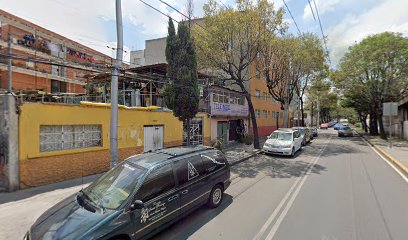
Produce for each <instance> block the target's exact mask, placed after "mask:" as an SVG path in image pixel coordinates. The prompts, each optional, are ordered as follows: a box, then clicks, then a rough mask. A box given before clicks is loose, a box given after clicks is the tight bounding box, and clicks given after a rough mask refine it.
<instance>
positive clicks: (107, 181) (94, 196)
mask: <svg viewBox="0 0 408 240" xmlns="http://www.w3.org/2000/svg"><path fill="white" fill-rule="evenodd" d="M145 173H146V170H145V169H143V168H141V167H138V166H136V165H133V164H131V163H128V162H125V163H124V164H121V165H119V166H117V167H116V168H114V169H112V170H111V171H109V172H107V173H106V174H105V175H104V176H102V177H101V178H100V179H99V180H98V181H97V182H96V183H95V184H92V185H90V186H89V187H88V188H86V189H85V190H84V191H83V193H84V194H85V196H86V198H87V199H88V200H89V201H91V203H92V204H94V205H96V206H97V207H99V208H102V209H117V208H118V207H119V206H120V205H121V204H122V203H123V202H124V201H125V200H126V199H127V198H128V197H129V196H130V195H131V193H132V192H133V190H134V189H135V187H136V185H137V183H138V182H139V180H140V178H141V177H142V176H143V175H144V174H145Z"/></svg>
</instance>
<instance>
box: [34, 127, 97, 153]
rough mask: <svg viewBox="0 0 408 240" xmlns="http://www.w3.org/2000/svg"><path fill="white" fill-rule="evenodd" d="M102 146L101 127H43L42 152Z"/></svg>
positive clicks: (41, 136) (41, 134) (41, 131)
mask: <svg viewBox="0 0 408 240" xmlns="http://www.w3.org/2000/svg"><path fill="white" fill-rule="evenodd" d="M100 146H102V127H101V125H42V126H40V152H52V151H61V150H68V149H76V148H90V147H100Z"/></svg>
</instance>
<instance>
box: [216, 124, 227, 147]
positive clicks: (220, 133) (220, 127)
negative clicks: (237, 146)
mask: <svg viewBox="0 0 408 240" xmlns="http://www.w3.org/2000/svg"><path fill="white" fill-rule="evenodd" d="M227 137H228V122H218V123H217V138H218V139H222V141H223V142H224V143H227V140H228V139H227Z"/></svg>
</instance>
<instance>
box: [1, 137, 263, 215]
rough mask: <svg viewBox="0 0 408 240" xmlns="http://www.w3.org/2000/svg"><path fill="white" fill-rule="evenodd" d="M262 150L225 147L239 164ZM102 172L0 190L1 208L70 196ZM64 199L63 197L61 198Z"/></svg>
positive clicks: (234, 146) (238, 146)
mask: <svg viewBox="0 0 408 240" xmlns="http://www.w3.org/2000/svg"><path fill="white" fill-rule="evenodd" d="M265 140H266V139H263V140H261V141H260V145H261V146H262V145H263V143H264V142H265ZM259 152H260V150H258V149H254V147H253V145H245V144H243V143H231V144H228V145H227V146H226V147H225V149H224V153H225V155H226V156H227V159H228V162H229V163H230V164H231V165H235V164H238V163H240V162H242V161H245V160H247V159H249V158H251V157H253V156H255V155H256V154H258V153H259ZM102 174H103V173H101V174H96V175H91V176H85V177H83V178H76V179H71V180H67V181H63V182H57V183H52V184H48V185H44V186H39V187H33V188H28V189H24V190H19V191H15V192H0V209H1V208H2V207H5V205H7V204H8V203H10V204H12V203H13V202H19V201H25V200H29V199H32V198H38V197H40V196H43V195H44V194H46V193H51V192H54V193H55V194H52V195H55V197H57V198H58V197H60V196H59V195H60V194H57V193H59V192H60V193H66V194H63V196H69V195H70V194H72V193H74V192H76V191H79V190H80V189H81V187H86V186H88V185H89V184H90V183H92V182H93V181H95V180H97V179H98V178H99V177H100V176H102ZM51 200H52V201H51V202H55V203H56V200H57V199H51ZM61 200H62V199H61Z"/></svg>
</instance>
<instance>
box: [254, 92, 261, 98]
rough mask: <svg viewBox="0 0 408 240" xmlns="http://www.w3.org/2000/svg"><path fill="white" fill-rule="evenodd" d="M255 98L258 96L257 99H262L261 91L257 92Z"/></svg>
mask: <svg viewBox="0 0 408 240" xmlns="http://www.w3.org/2000/svg"><path fill="white" fill-rule="evenodd" d="M255 96H256V97H257V98H260V97H261V91H259V90H255Z"/></svg>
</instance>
